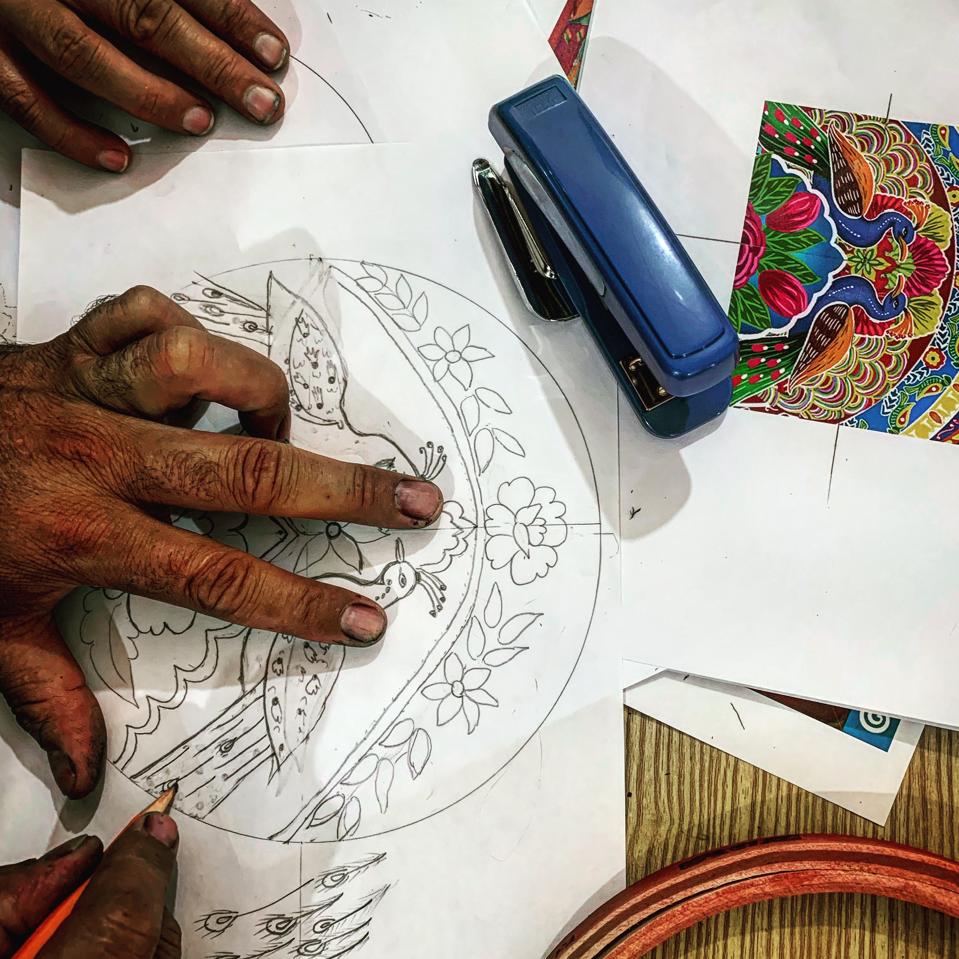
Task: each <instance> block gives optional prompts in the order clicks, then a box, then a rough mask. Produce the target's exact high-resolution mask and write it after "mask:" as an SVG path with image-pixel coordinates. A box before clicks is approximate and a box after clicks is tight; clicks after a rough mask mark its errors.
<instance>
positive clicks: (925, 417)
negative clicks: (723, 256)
mask: <svg viewBox="0 0 959 959" xmlns="http://www.w3.org/2000/svg"><path fill="white" fill-rule="evenodd" d="M957 226H959V128H956V127H949V126H944V125H937V124H930V123H905V122H902V121H899V120H886V119H884V118H882V117H872V116H864V115H860V114H853V113H840V112H836V111H832V110H823V109H816V108H811V107H799V106H794V105H792V104H787V103H775V102H769V103H766V104H765V107H764V111H763V117H762V123H761V128H760V133H759V145H758V147H757V151H756V161H755V166H754V168H753V175H752V180H751V183H750V188H749V201H748V203H747V206H746V216H745V220H744V223H743V234H742V240H741V245H740V250H739V259H738V263H737V268H736V276H735V279H734V282H733V292H732V298H731V301H730V310H729V315H730V320H731V321H732V323H733V325H734V326H735V327H736V329H737V331H738V332H739V336H740V339H741V341H742V346H741V351H740V361H739V365H738V367H737V369H736V372H735V375H734V378H733V387H734V393H733V401H734V402H735V403H737V404H739V405H740V406H743V407H746V408H749V409H755V410H761V411H763V412H768V413H786V414H790V415H793V416H799V417H803V418H805V419H810V420H820V421H823V422H828V423H841V424H844V425H848V426H855V427H858V428H860V429H872V430H878V431H881V432H885V433H903V434H906V435H910V436H915V437H920V438H923V439H932V440H938V441H940V442H959V287H957V274H956V231H957Z"/></svg>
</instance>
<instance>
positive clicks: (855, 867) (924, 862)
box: [549, 836, 959, 959]
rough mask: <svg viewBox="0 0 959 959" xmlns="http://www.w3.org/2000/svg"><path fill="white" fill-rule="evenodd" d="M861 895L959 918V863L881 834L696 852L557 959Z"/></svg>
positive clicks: (558, 951) (616, 952)
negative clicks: (757, 912) (801, 902)
mask: <svg viewBox="0 0 959 959" xmlns="http://www.w3.org/2000/svg"><path fill="white" fill-rule="evenodd" d="M827 892H858V893H867V894H869V895H874V896H885V897H887V898H890V899H900V900H902V901H904V902H911V903H915V904H916V905H918V906H924V907H926V908H928V909H934V910H936V911H937V912H942V913H945V914H947V915H950V916H954V917H956V918H959V863H957V862H954V861H953V860H951V859H946V858H945V857H944V856H937V855H935V854H934V853H929V852H925V851H923V850H921V849H915V848H913V847H911V846H901V845H899V844H897V843H891V842H884V841H882V840H878V839H855V838H853V837H849V836H778V837H772V838H768V839H756V840H752V841H751V842H748V843H739V844H737V845H735V846H727V847H725V848H723V849H717V850H714V851H712V852H708V853H704V854H702V855H699V856H693V857H692V858H690V859H685V860H683V861H682V862H678V863H675V864H674V865H672V866H667V867H666V868H665V869H661V870H660V871H659V872H656V873H653V874H652V875H650V876H647V877H646V878H645V879H642V880H640V881H639V882H637V883H635V884H633V885H632V886H630V887H629V888H627V889H626V890H624V891H623V892H621V893H619V895H617V896H614V897H613V898H612V899H610V900H609V902H607V903H605V904H604V905H603V906H601V907H600V908H599V909H597V910H596V911H595V912H594V913H593V914H592V915H590V916H589V917H588V918H587V919H586V920H584V921H583V922H582V923H580V925H578V926H577V927H576V928H575V929H574V930H573V931H572V932H571V933H570V934H569V935H567V936H566V937H565V938H564V939H563V940H562V941H561V942H560V943H559V945H557V946H556V948H555V949H554V950H553V952H552V953H550V956H549V959H640V957H642V956H645V955H647V954H648V953H650V952H651V951H652V950H653V949H655V948H656V947H657V946H659V945H661V944H662V943H664V942H666V940H668V939H671V938H672V937H673V936H675V935H677V934H678V933H680V932H682V931H683V930H684V929H688V928H689V927H690V926H693V925H695V924H696V923H698V922H701V921H702V920H704V919H707V918H709V917H710V916H714V915H716V914H718V913H722V912H727V911H729V910H730V909H736V908H737V907H739V906H745V905H749V904H750V903H754V902H763V901H765V900H768V899H779V898H783V897H786V896H803V895H807V894H810V893H827Z"/></svg>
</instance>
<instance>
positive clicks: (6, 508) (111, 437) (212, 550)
mask: <svg viewBox="0 0 959 959" xmlns="http://www.w3.org/2000/svg"><path fill="white" fill-rule="evenodd" d="M199 401H213V402H218V403H222V404H224V405H226V406H229V407H232V408H233V409H235V410H238V411H239V413H240V422H241V423H242V424H243V426H244V427H245V429H246V431H247V433H249V434H251V437H239V436H232V435H225V434H219V433H208V432H200V431H193V430H189V429H184V428H180V427H178V426H173V425H167V424H168V423H171V422H176V421H181V422H182V421H183V419H184V417H189V416H190V414H191V412H192V413H194V414H195V407H196V404H197V402H199ZM289 429H290V409H289V393H288V385H287V381H286V377H285V376H284V374H283V372H282V371H281V370H280V368H279V367H278V366H276V365H275V364H274V363H273V362H271V361H270V360H269V359H267V358H266V357H263V356H261V355H260V354H258V353H255V352H254V351H253V350H251V349H248V348H247V347H244V346H241V345H239V344H237V343H234V342H233V341H231V340H226V339H223V338H221V337H217V336H213V335H212V334H210V333H207V332H206V331H205V330H204V329H203V328H202V326H201V325H200V324H199V322H198V321H197V320H195V319H194V318H193V317H192V316H191V315H190V314H189V313H187V312H186V311H185V310H183V309H182V308H181V307H179V306H178V305H177V304H175V303H174V302H173V301H172V300H169V299H167V298H166V297H164V296H161V295H160V294H159V293H157V292H156V291H155V290H150V289H149V288H146V287H137V288H134V289H133V290H130V291H128V292H127V293H125V294H123V295H122V296H120V297H117V298H115V299H112V300H109V301H108V302H106V303H104V304H102V305H100V306H99V307H97V308H96V309H94V310H93V311H92V312H91V313H89V314H88V315H87V316H86V317H85V318H84V319H82V320H81V321H80V322H79V323H78V324H77V325H76V326H75V327H73V328H72V329H71V330H70V331H69V332H68V333H65V334H63V335H62V336H60V337H57V339H55V340H52V341H50V342H49V343H44V344H41V345H38V346H29V347H20V348H14V349H13V350H12V351H8V352H6V353H0V514H2V515H3V516H4V520H3V522H2V523H0V596H3V604H2V607H0V693H2V694H3V695H4V696H5V698H6V699H7V702H8V703H9V704H10V706H11V708H12V709H13V712H14V715H15V716H16V718H17V721H18V722H19V723H20V725H21V726H23V727H24V728H25V729H26V730H27V731H28V732H30V733H31V734H32V735H33V736H34V737H35V738H36V739H37V741H38V742H39V744H40V745H41V747H42V748H43V749H44V750H46V752H47V753H48V758H49V762H50V767H51V769H52V771H53V775H54V778H55V779H56V781H57V784H58V786H59V787H60V789H62V790H63V792H64V793H66V794H67V795H68V796H82V795H85V794H86V793H88V792H89V791H90V790H91V789H92V788H93V786H94V784H95V783H96V781H97V778H98V776H99V773H100V769H101V767H102V764H103V753H104V748H105V739H106V734H105V730H104V724H103V718H102V716H101V714H100V709H99V707H98V705H97V703H96V700H95V699H94V697H93V694H92V693H91V692H90V690H89V689H88V688H87V685H86V683H85V681H84V678H83V673H82V672H81V670H80V667H79V666H78V665H77V663H76V661H75V660H74V658H73V657H72V655H71V654H70V652H69V650H68V649H67V647H66V646H65V644H64V643H63V640H62V639H61V638H60V635H59V633H58V630H57V626H56V623H55V622H54V617H53V609H54V606H55V605H56V604H57V603H58V602H59V601H60V600H61V599H62V598H63V597H64V596H65V595H66V594H67V593H68V592H69V591H70V590H72V589H73V588H74V587H76V586H81V585H87V586H98V587H111V588H114V589H120V590H124V591H127V592H131V593H137V594H139V595H142V596H147V597H151V598H155V599H158V600H162V601H165V602H169V603H174V604H176V605H178V606H186V607H189V608H190V609H194V610H198V611H199V612H201V613H205V614H208V615H211V616H214V617H217V618H219V619H224V620H228V621H230V622H234V623H241V624H244V625H247V626H253V627H257V628H260V629H266V630H270V631H274V632H278V633H285V634H290V635H294V636H298V637H301V638H302V639H305V640H310V641H315V642H320V643H344V644H347V645H360V646H365V645H369V644H370V643H373V642H375V641H376V640H378V639H379V638H380V636H381V635H382V634H383V631H384V630H385V628H386V616H385V614H384V612H383V610H382V609H381V608H380V607H379V606H378V605H376V604H375V603H374V602H372V601H371V600H368V599H366V598H365V597H363V596H360V595H358V594H357V593H353V592H350V591H348V590H345V589H340V588H338V587H335V586H332V585H328V584H323V583H318V582H315V581H314V580H312V579H307V578H304V577H300V576H296V575H294V574H293V573H291V572H287V571H285V570H282V569H279V568H277V567H275V566H272V565H270V564H269V563H267V562H264V561H263V560H260V559H256V558H254V557H253V556H250V555H249V554H247V553H244V552H240V551H238V550H234V549H230V548H228V547H226V546H224V545H222V544H220V543H217V542H216V541H214V540H212V539H209V538H207V537H204V536H199V535H196V534H193V533H190V532H187V531H186V530H181V529H177V528H174V527H172V526H170V525H169V524H168V522H165V520H168V519H169V510H170V509H174V510H182V509H198V510H214V511H215V510H219V511H226V512H239V513H253V514H260V515H264V514H274V515H281V516H291V517H303V518H322V519H327V520H336V521H340V522H355V523H364V524H367V525H369V526H375V527H392V528H394V529H411V528H421V527H424V526H426V525H428V524H429V523H431V522H433V521H434V520H435V519H436V518H437V517H438V516H439V514H440V511H441V510H442V507H443V501H442V496H441V494H440V491H439V490H438V489H437V487H436V486H434V485H433V484H432V483H428V482H425V481H423V480H419V479H414V478H413V477H408V476H402V475H400V474H397V473H392V472H388V471H386V470H381V469H375V468H373V467H368V466H359V465H355V464H347V463H342V462H339V461H337V460H333V459H328V458H326V457H323V456H316V455H314V454H311V453H307V452H305V451H303V450H298V449H295V448H293V447H292V446H290V445H289V444H287V443H283V442H277V440H282V439H285V438H287V437H288V436H289Z"/></svg>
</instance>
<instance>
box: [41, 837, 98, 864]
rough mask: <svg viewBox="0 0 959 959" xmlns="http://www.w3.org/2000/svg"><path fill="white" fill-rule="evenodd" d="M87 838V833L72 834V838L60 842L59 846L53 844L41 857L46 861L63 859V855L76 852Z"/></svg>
mask: <svg viewBox="0 0 959 959" xmlns="http://www.w3.org/2000/svg"><path fill="white" fill-rule="evenodd" d="M89 838H90V837H89V836H87V835H83V836H74V837H73V839H68V840H67V841H66V842H62V843H60V845H59V846H54V848H53V849H51V850H50V851H49V852H48V853H47V854H46V855H45V856H43V857H42V858H43V859H44V860H46V861H47V862H49V861H50V860H51V859H63V857H64V856H69V855H70V853H72V852H76V851H77V850H78V849H79V848H80V847H81V846H82V845H83V844H84V843H85V842H86V841H87V840H88V839H89Z"/></svg>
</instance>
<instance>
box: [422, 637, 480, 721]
mask: <svg viewBox="0 0 959 959" xmlns="http://www.w3.org/2000/svg"><path fill="white" fill-rule="evenodd" d="M443 677H444V679H445V682H442V683H432V684H430V685H429V686H424V687H423V690H422V693H423V695H424V696H425V697H426V698H427V699H432V700H438V701H439V704H438V705H437V707H436V723H437V725H438V726H445V725H446V724H447V723H449V722H452V721H453V720H454V719H455V718H456V717H457V716H458V715H459V714H460V713H462V714H463V715H464V716H465V717H466V729H467V732H470V733H471V732H472V731H473V730H474V729H476V727H477V726H478V725H479V721H480V706H498V705H499V702H498V701H497V699H496V698H495V697H494V696H493V695H492V694H491V693H488V692H487V691H486V690H485V689H484V688H483V687H484V686H485V685H486V681H487V680H488V679H489V677H490V670H488V669H486V668H483V667H480V668H476V669H466V670H464V669H463V661H462V660H461V659H460V658H459V656H457V655H456V653H450V654H449V656H447V657H446V661H445V662H444V663H443Z"/></svg>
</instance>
